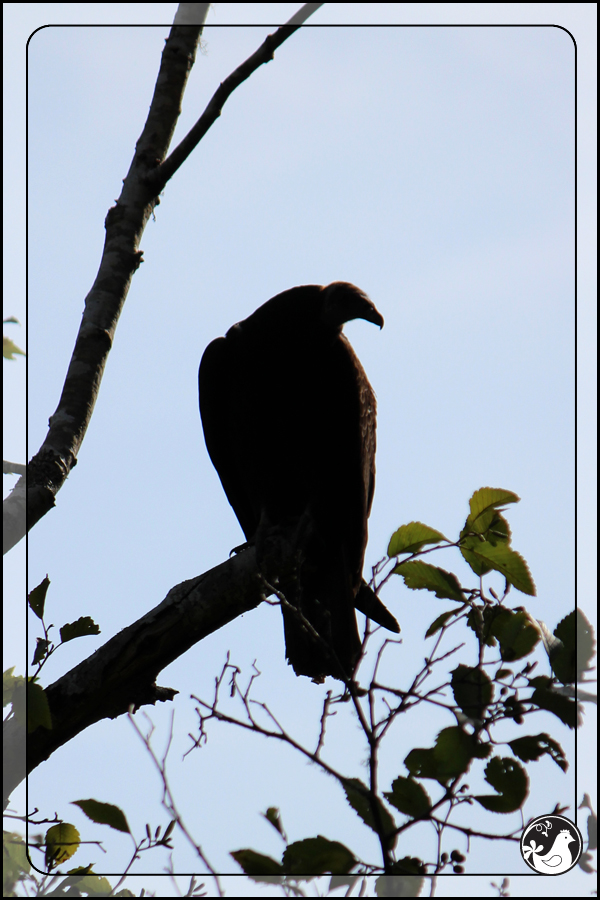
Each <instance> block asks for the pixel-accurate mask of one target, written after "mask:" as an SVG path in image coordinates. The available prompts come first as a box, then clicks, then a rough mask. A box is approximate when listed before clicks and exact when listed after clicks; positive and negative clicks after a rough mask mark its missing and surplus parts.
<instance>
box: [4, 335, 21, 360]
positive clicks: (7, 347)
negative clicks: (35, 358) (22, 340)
mask: <svg viewBox="0 0 600 900" xmlns="http://www.w3.org/2000/svg"><path fill="white" fill-rule="evenodd" d="M15 353H20V354H21V356H25V355H26V354H25V353H24V352H23V350H21V348H20V347H17V345H16V344H15V342H14V341H11V339H10V338H9V337H6V335H3V336H2V355H3V356H4V359H14V358H15Z"/></svg>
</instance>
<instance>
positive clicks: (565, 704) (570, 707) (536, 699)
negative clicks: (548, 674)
mask: <svg viewBox="0 0 600 900" xmlns="http://www.w3.org/2000/svg"><path fill="white" fill-rule="evenodd" d="M529 683H530V684H531V685H532V686H535V690H534V692H533V694H532V696H531V700H530V702H531V703H534V704H535V705H536V706H538V707H539V708H540V709H545V710H547V711H548V712H551V713H552V714H553V715H555V716H556V717H557V718H558V719H560V721H561V722H563V723H564V724H565V725H568V727H569V728H575V727H576V726H577V725H578V721H577V704H576V702H575V700H573V699H572V698H571V697H565V696H563V694H558V693H557V692H556V691H555V690H553V689H552V688H551V687H547V686H546V685H550V684H551V680H550V679H549V678H543V677H538V678H532V679H530V682H529Z"/></svg>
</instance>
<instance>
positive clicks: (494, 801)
mask: <svg viewBox="0 0 600 900" xmlns="http://www.w3.org/2000/svg"><path fill="white" fill-rule="evenodd" d="M485 780H486V781H487V783H488V784H489V785H491V786H492V787H493V788H494V789H495V790H496V791H498V794H497V795H496V794H480V795H478V796H477V795H476V796H475V799H476V800H477V802H478V803H480V804H481V806H483V808H484V809H488V810H489V811H490V812H497V813H510V812H515V811H516V810H517V809H520V808H521V806H522V805H523V803H524V802H525V798H526V797H527V794H528V793H529V779H528V777H527V773H526V771H525V769H524V768H523V767H522V766H520V765H519V763H518V762H516V761H515V760H514V759H509V758H501V757H499V756H495V757H494V758H493V759H491V760H490V761H489V763H488V764H487V766H486V768H485Z"/></svg>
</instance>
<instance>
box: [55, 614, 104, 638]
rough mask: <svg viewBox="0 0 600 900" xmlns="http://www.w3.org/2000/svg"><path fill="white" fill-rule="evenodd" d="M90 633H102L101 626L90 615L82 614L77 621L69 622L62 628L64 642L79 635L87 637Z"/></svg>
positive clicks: (61, 635)
mask: <svg viewBox="0 0 600 900" xmlns="http://www.w3.org/2000/svg"><path fill="white" fill-rule="evenodd" d="M90 634H100V628H99V627H98V625H96V623H95V622H94V620H93V619H92V618H90V616H81V618H79V619H77V621H76V622H67V624H65V625H63V627H62V628H61V629H60V637H61V640H62V642H63V644H66V643H67V641H72V640H74V639H75V638H78V637H87V635H90Z"/></svg>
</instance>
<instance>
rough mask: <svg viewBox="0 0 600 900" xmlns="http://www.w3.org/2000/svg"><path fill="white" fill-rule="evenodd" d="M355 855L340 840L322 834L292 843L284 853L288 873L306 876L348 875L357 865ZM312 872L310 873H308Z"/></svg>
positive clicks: (284, 865) (284, 864)
mask: <svg viewBox="0 0 600 900" xmlns="http://www.w3.org/2000/svg"><path fill="white" fill-rule="evenodd" d="M356 862H357V861H356V859H355V858H354V855H353V854H352V853H351V852H350V850H348V848H347V847H345V846H344V845H343V844H340V843H339V842H338V841H329V840H327V838H324V837H323V836H322V835H320V834H319V835H317V837H316V838H306V839H305V840H303V841H295V842H294V843H293V844H290V845H289V846H288V847H287V848H286V850H285V852H284V854H283V868H284V869H285V873H286V875H294V876H295V877H298V876H304V877H305V878H307V879H311V878H314V877H315V876H317V875H346V874H347V873H348V872H349V871H350V870H351V869H353V868H354V866H355V865H356ZM307 873H310V874H307Z"/></svg>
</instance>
